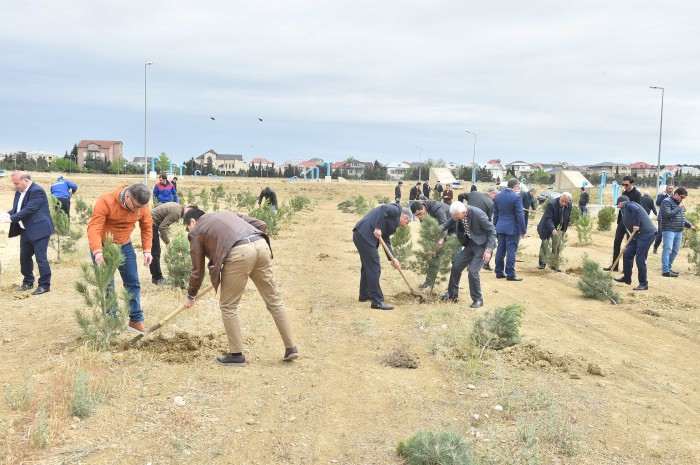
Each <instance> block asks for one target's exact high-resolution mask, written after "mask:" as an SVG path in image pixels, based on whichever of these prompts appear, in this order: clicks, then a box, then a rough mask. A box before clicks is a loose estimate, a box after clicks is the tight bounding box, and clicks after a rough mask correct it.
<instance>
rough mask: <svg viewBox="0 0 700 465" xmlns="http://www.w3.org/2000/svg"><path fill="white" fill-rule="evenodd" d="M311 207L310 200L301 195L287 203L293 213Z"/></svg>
mask: <svg viewBox="0 0 700 465" xmlns="http://www.w3.org/2000/svg"><path fill="white" fill-rule="evenodd" d="M309 205H311V199H310V198H308V197H304V196H303V195H297V196H296V197H293V198H292V199H291V200H290V201H289V207H290V208H291V209H292V210H293V211H295V212H298V211H301V210H303V209H305V208H307V207H308V206H309Z"/></svg>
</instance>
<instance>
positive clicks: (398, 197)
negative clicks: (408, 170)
mask: <svg viewBox="0 0 700 465" xmlns="http://www.w3.org/2000/svg"><path fill="white" fill-rule="evenodd" d="M402 185H403V181H399V183H398V184H396V187H394V200H396V203H401V186H402Z"/></svg>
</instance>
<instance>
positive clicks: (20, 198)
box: [17, 181, 34, 229]
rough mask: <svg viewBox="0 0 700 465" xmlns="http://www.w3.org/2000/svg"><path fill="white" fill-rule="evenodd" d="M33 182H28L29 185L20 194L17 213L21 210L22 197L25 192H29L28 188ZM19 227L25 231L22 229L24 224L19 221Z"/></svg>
mask: <svg viewBox="0 0 700 465" xmlns="http://www.w3.org/2000/svg"><path fill="white" fill-rule="evenodd" d="M33 182H34V181H29V184H27V187H25V188H24V190H23V191H22V192H20V194H19V200H18V201H17V211H18V212H19V211H20V210H21V209H22V200H24V196H25V195H26V194H27V191H28V190H29V186H31V185H32V183H33ZM19 226H20V228H22V229H26V228H25V227H24V223H22V222H21V221H20V222H19Z"/></svg>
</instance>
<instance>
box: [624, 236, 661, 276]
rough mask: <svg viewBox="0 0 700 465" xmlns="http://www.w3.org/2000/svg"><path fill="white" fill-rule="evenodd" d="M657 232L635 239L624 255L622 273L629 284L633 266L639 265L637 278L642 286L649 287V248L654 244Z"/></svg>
mask: <svg viewBox="0 0 700 465" xmlns="http://www.w3.org/2000/svg"><path fill="white" fill-rule="evenodd" d="M654 238H656V231H649V232H646V233H644V234H642V235H641V236H639V237H635V238H634V239H633V240H632V241H631V242H630V243H629V245H628V246H627V247H626V248H625V251H624V252H623V253H622V272H623V275H624V277H625V280H626V281H627V282H630V281H631V280H632V264H633V262H636V264H637V278H638V279H639V284H640V285H642V286H647V285H649V281H648V280H647V255H649V248H650V247H651V244H653V243H654Z"/></svg>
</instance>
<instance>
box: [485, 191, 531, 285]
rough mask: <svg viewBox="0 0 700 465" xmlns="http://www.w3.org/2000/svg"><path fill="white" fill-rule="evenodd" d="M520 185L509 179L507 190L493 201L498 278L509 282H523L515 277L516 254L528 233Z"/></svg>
mask: <svg viewBox="0 0 700 465" xmlns="http://www.w3.org/2000/svg"><path fill="white" fill-rule="evenodd" d="M519 184H520V183H519V181H518V180H517V179H515V178H511V179H509V180H508V183H507V188H506V190H504V191H503V192H501V193H500V194H498V195H496V197H494V199H493V225H494V226H496V234H497V235H498V249H496V268H495V271H496V277H497V278H507V279H508V281H522V280H523V278H519V277H518V276H516V275H515V254H516V253H517V251H518V243H519V242H520V237H522V236H525V232H526V230H525V215H524V214H523V201H522V199H521V198H520V196H519V195H518V189H519V188H520V186H519ZM504 261H505V270H504ZM504 271H505V274H504Z"/></svg>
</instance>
